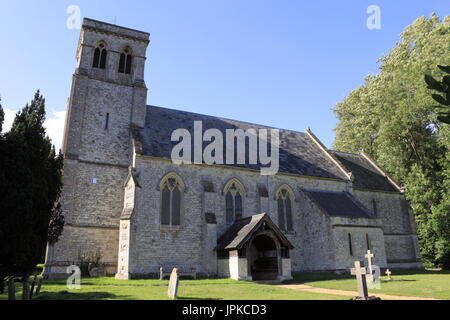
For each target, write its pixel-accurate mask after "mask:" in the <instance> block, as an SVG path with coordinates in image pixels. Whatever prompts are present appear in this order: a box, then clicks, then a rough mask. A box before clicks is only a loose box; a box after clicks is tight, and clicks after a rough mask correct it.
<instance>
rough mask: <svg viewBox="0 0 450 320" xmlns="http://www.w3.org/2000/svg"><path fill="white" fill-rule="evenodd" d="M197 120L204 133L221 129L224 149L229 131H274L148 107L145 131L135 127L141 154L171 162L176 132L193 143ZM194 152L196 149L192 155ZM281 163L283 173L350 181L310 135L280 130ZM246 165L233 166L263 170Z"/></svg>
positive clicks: (237, 122) (254, 125) (251, 125)
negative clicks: (184, 131)
mask: <svg viewBox="0 0 450 320" xmlns="http://www.w3.org/2000/svg"><path fill="white" fill-rule="evenodd" d="M194 121H202V123H203V131H205V130H207V129H210V128H215V129H219V130H220V131H221V132H222V133H223V136H224V149H225V144H226V143H225V130H226V129H243V130H247V129H249V128H254V129H256V130H259V129H273V128H271V127H267V126H262V125H257V124H251V123H246V122H241V121H235V120H229V119H223V118H218V117H212V116H207V115H200V114H195V113H191V112H186V111H179V110H173V109H166V108H161V107H155V106H147V114H146V123H145V126H144V128H139V129H137V128H135V129H134V132H133V135H134V137H135V139H138V141H136V142H135V143H136V145H137V146H138V148H137V149H138V151H139V152H140V153H141V154H143V155H145V156H151V157H156V158H165V159H171V152H172V148H173V147H174V146H175V145H176V144H178V142H171V134H172V132H173V131H174V130H175V129H187V130H189V132H190V133H191V136H192V141H193V140H194V138H193V137H194V129H193V127H194ZM269 135H270V134H269ZM192 143H193V142H192ZM208 144H209V142H205V143H204V146H203V147H205V146H206V145H208ZM235 148H236V144H235ZM193 150H194V148H193V146H192V152H193ZM235 154H236V152H235ZM224 155H225V152H224ZM192 159H193V157H192ZM279 160H280V168H279V172H281V173H289V174H297V175H303V176H312V177H321V178H332V179H338V180H348V178H347V177H346V176H345V174H344V173H343V172H342V170H341V169H340V168H339V167H338V166H337V165H336V164H335V163H334V162H333V161H332V160H331V159H330V157H329V156H328V155H327V154H326V153H325V152H324V151H322V150H321V149H320V148H319V147H318V146H317V145H316V143H315V142H314V141H313V140H312V139H311V138H310V137H309V136H308V134H307V133H303V132H296V131H291V130H283V129H280V158H279ZM246 163H247V164H235V165H230V166H233V167H241V168H247V169H254V170H260V166H259V165H251V164H248V161H246ZM258 163H259V161H258Z"/></svg>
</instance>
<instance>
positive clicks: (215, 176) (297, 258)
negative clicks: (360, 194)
mask: <svg viewBox="0 0 450 320" xmlns="http://www.w3.org/2000/svg"><path fill="white" fill-rule="evenodd" d="M136 170H137V171H138V172H139V181H140V184H141V185H142V188H141V189H140V191H139V192H138V193H137V199H136V202H137V203H139V208H138V209H135V212H134V218H133V219H134V221H135V226H136V231H135V234H136V236H137V239H136V244H135V247H134V252H135V254H136V256H135V257H134V258H133V261H134V262H135V265H134V266H130V272H131V273H134V274H136V275H138V274H139V275H142V274H149V273H152V272H156V270H157V269H159V267H161V266H166V267H172V266H177V267H179V268H181V269H191V268H196V269H197V271H198V272H200V273H205V274H210V273H211V265H210V264H209V262H208V261H207V260H206V259H205V258H204V257H205V256H208V255H210V254H211V253H210V252H208V251H210V250H211V247H209V248H208V250H206V246H205V244H206V243H209V242H210V241H212V238H211V234H208V233H207V232H206V229H205V224H206V222H205V218H204V216H205V215H204V213H205V212H211V213H213V214H214V215H215V217H216V220H217V227H216V228H217V231H216V232H217V238H218V237H220V235H221V234H223V233H224V232H225V230H226V229H227V225H226V222H225V215H224V212H225V200H224V195H223V187H224V186H225V184H226V183H227V182H228V181H229V180H230V179H232V178H236V179H238V180H239V181H240V182H241V183H242V184H243V186H244V189H245V196H244V203H243V206H244V210H243V211H244V212H243V216H244V217H246V216H251V215H254V214H258V213H260V212H259V207H260V197H259V194H258V192H257V186H258V184H264V185H266V186H267V189H268V192H269V196H268V198H267V201H268V202H269V205H268V207H269V209H270V211H269V212H267V213H268V214H269V216H270V218H271V219H272V220H273V221H274V222H275V223H278V216H277V214H276V201H275V200H274V197H275V192H276V191H277V190H278V188H279V187H280V186H282V185H284V184H287V185H288V186H290V187H291V188H292V189H293V190H297V191H295V192H294V193H295V195H294V196H295V200H294V201H293V224H294V231H292V232H287V233H286V236H287V238H288V239H289V241H291V243H292V244H293V245H294V247H295V248H294V249H293V250H291V253H290V254H291V257H292V259H291V261H292V270H294V271H301V270H313V269H327V270H331V269H333V268H334V256H333V255H334V252H333V248H332V246H331V245H330V244H331V243H332V242H331V241H326V240H324V238H325V239H326V238H329V239H330V240H331V238H332V234H331V232H330V231H329V230H330V228H329V227H328V224H329V221H327V217H326V215H324V214H323V213H319V212H317V210H316V211H314V210H310V208H309V207H305V206H308V203H309V202H308V201H305V200H304V199H303V200H302V199H301V192H300V191H299V188H307V189H312V188H317V189H325V190H330V191H342V190H343V189H344V188H345V187H346V184H345V183H342V182H339V181H329V180H323V181H322V180H319V179H309V178H303V177H295V176H270V177H267V176H261V175H260V174H259V172H252V171H244V170H235V169H231V168H222V167H211V166H203V165H200V166H197V165H181V166H180V165H175V164H173V163H172V162H171V161H165V160H159V159H151V158H147V157H141V156H138V157H137V158H136ZM171 172H175V173H176V174H178V175H179V176H180V177H181V179H182V180H183V182H184V183H185V185H186V188H185V193H184V195H183V203H182V207H183V211H182V216H181V226H180V227H179V228H177V227H172V228H170V227H166V226H161V224H160V216H161V214H160V210H161V208H160V206H161V203H160V201H161V193H160V190H158V186H159V183H160V181H161V179H163V177H164V176H165V175H166V174H168V173H171ZM203 181H209V182H210V183H211V184H212V185H213V187H214V192H204V190H203V185H202V182H203ZM217 238H216V239H215V241H217ZM205 240H207V241H205ZM205 250H206V252H205ZM322 253H323V254H325V256H326V257H324V255H323V254H322ZM315 261H317V262H315ZM219 263H220V260H219ZM217 268H218V267H217ZM215 273H216V274H217V269H216V271H215Z"/></svg>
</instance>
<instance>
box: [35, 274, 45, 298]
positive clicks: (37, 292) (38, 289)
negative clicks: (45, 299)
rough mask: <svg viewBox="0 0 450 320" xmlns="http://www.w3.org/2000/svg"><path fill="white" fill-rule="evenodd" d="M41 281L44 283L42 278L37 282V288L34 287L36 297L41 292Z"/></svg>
mask: <svg viewBox="0 0 450 320" xmlns="http://www.w3.org/2000/svg"><path fill="white" fill-rule="evenodd" d="M42 281H44V277H40V278H39V280H38V283H37V287H36V295H38V294H39V293H40V292H41V287H42Z"/></svg>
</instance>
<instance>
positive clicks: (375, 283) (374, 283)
mask: <svg viewBox="0 0 450 320" xmlns="http://www.w3.org/2000/svg"><path fill="white" fill-rule="evenodd" d="M365 257H366V258H367V262H368V270H367V271H368V272H367V275H366V281H367V287H368V288H369V289H381V281H380V275H381V272H380V267H379V266H377V265H373V264H372V258H374V257H375V256H374V254H373V253H372V252H371V251H370V250H367V254H366V255H365Z"/></svg>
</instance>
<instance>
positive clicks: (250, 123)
mask: <svg viewBox="0 0 450 320" xmlns="http://www.w3.org/2000/svg"><path fill="white" fill-rule="evenodd" d="M147 107H150V108H158V109H161V110H169V111H177V112H184V113H188V114H192V115H198V116H202V117H208V118H213V119H218V120H226V121H235V122H239V123H243V124H248V125H254V126H256V127H264V128H267V129H277V130H282V131H285V132H293V133H301V134H306V131H297V130H293V129H285V128H279V127H273V126H269V125H265V124H258V123H254V122H248V121H243V120H236V119H231V118H225V117H220V116H213V115H209V114H204V113H198V112H192V111H186V110H180V109H174V108H167V107H160V106H154V105H149V104H148V105H147Z"/></svg>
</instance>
